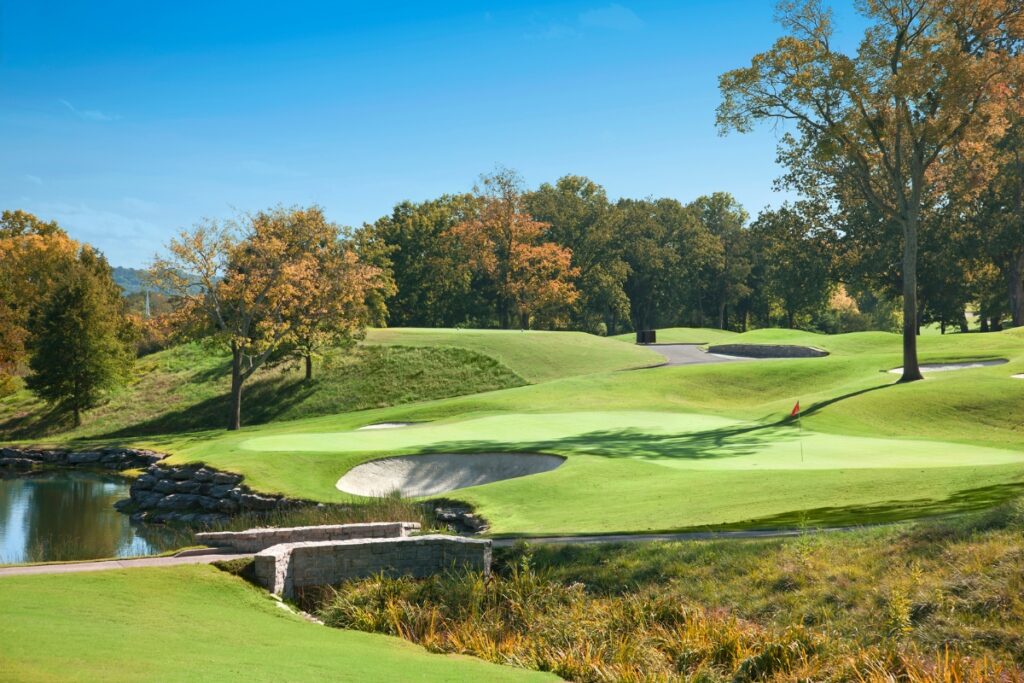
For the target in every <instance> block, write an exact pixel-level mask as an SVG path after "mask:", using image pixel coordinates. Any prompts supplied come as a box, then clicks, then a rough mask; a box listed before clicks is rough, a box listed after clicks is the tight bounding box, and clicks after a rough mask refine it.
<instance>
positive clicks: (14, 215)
mask: <svg viewBox="0 0 1024 683" xmlns="http://www.w3.org/2000/svg"><path fill="white" fill-rule="evenodd" d="M79 250H80V245H79V244H78V243H77V242H75V241H74V240H71V239H70V238H68V236H67V233H65V232H64V231H63V230H61V229H60V228H59V227H58V226H57V224H56V223H54V222H49V223H47V222H44V221H41V220H40V219H38V218H36V217H35V216H33V215H32V214H30V213H26V212H24V211H5V212H4V213H3V214H2V216H0V388H4V387H8V386H10V384H11V379H12V378H13V377H14V375H15V374H17V373H18V372H19V368H23V367H24V363H25V361H26V359H27V349H26V345H25V344H26V341H27V340H28V335H29V331H28V323H29V318H30V316H31V315H32V313H33V312H34V311H36V310H37V309H38V308H39V307H40V306H41V305H42V304H43V303H44V302H45V301H47V299H48V298H49V296H50V294H51V293H52V292H53V290H54V288H55V287H56V284H57V282H58V280H59V279H60V278H61V277H62V276H63V275H64V274H65V273H67V272H68V271H69V270H71V269H72V268H73V267H74V263H75V260H76V259H77V258H78V253H79Z"/></svg>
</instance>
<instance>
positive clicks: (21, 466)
mask: <svg viewBox="0 0 1024 683" xmlns="http://www.w3.org/2000/svg"><path fill="white" fill-rule="evenodd" d="M35 464H36V461H35V460H29V459H28V458H11V457H5V458H3V459H2V460H0V467H9V468H10V469H12V470H30V469H32V467H33V466H34V465H35Z"/></svg>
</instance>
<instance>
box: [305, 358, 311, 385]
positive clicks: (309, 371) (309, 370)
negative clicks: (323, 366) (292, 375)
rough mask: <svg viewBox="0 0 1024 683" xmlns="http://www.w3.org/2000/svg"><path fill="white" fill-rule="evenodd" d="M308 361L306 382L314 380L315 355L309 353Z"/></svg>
mask: <svg viewBox="0 0 1024 683" xmlns="http://www.w3.org/2000/svg"><path fill="white" fill-rule="evenodd" d="M305 359H306V381H307V382H308V381H309V380H311V379H313V354H311V353H307V354H306V356H305Z"/></svg>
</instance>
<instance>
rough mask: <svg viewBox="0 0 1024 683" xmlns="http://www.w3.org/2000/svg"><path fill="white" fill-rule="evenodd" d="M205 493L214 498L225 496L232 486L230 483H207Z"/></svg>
mask: <svg viewBox="0 0 1024 683" xmlns="http://www.w3.org/2000/svg"><path fill="white" fill-rule="evenodd" d="M205 488H206V495H208V496H213V497H214V498H226V497H227V496H228V495H229V494H230V493H231V490H232V489H233V488H234V486H232V485H231V484H207V485H206V487H205Z"/></svg>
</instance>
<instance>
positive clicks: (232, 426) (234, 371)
mask: <svg viewBox="0 0 1024 683" xmlns="http://www.w3.org/2000/svg"><path fill="white" fill-rule="evenodd" d="M244 379H245V378H244V377H242V351H241V349H239V348H238V346H237V345H236V344H235V343H234V342H232V343H231V408H230V410H231V412H230V414H229V415H228V430H229V431H235V430H237V429H241V427H242V381H243V380H244Z"/></svg>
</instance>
